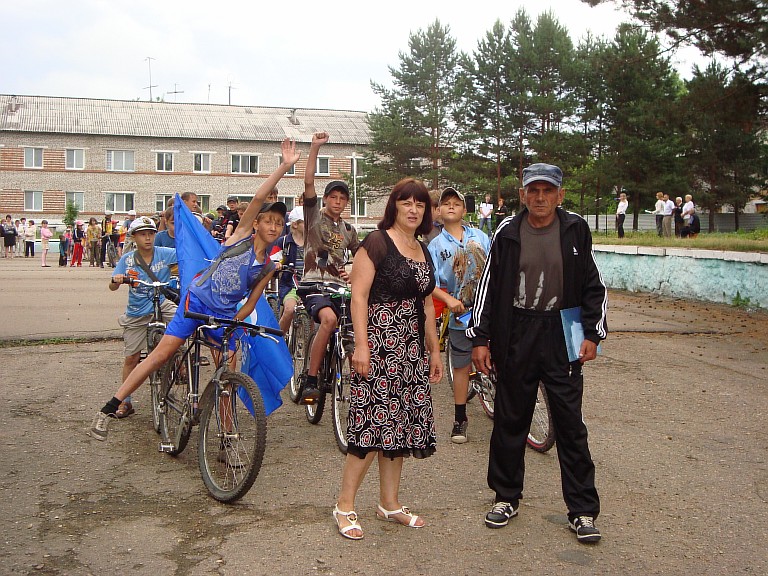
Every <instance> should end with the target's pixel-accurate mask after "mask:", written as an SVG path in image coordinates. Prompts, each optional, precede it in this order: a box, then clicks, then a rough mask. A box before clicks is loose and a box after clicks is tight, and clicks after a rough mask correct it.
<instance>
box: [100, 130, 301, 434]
mask: <svg viewBox="0 0 768 576" xmlns="http://www.w3.org/2000/svg"><path fill="white" fill-rule="evenodd" d="M281 153H282V156H281V158H282V162H281V163H280V165H279V166H278V167H277V169H276V170H275V171H274V172H273V173H272V174H271V175H270V176H269V177H268V178H267V179H265V180H264V182H263V183H262V184H261V186H259V189H258V190H257V191H256V194H255V195H254V196H253V199H252V200H251V202H250V204H249V205H248V208H247V210H246V211H245V213H244V214H243V217H242V219H241V221H240V225H239V226H238V227H237V229H236V230H235V232H234V233H233V234H232V236H230V237H229V238H228V239H227V240H226V242H224V243H223V244H222V246H221V252H220V253H219V255H218V257H217V258H216V259H215V260H214V261H213V262H212V263H211V264H210V265H209V266H208V267H207V268H205V269H204V270H202V271H201V272H200V273H199V274H198V275H197V276H196V277H195V279H194V280H193V281H192V282H191V283H190V285H189V286H188V287H187V297H186V299H185V301H184V303H183V305H182V306H179V309H178V310H177V311H176V314H175V316H174V317H173V320H171V323H170V324H168V327H167V328H166V330H165V336H163V338H162V339H161V340H160V342H159V343H158V345H157V347H156V348H155V349H154V350H153V351H152V353H151V354H150V355H149V356H147V358H146V359H145V360H144V362H142V363H140V364H139V365H138V366H137V367H136V368H135V369H134V370H133V372H131V374H130V375H129V376H128V378H126V380H125V382H123V384H122V386H120V388H119V389H118V391H117V393H116V394H115V396H113V397H112V399H111V400H110V401H109V402H107V403H106V404H105V405H104V407H103V408H102V409H101V410H100V411H99V412H97V413H96V415H95V416H94V419H93V424H92V425H91V428H90V430H89V431H88V433H89V434H90V435H91V436H92V437H94V438H96V439H97V440H106V438H107V433H108V426H109V420H110V417H112V416H114V414H115V412H116V411H117V408H118V406H119V405H120V403H121V402H122V401H123V400H124V399H125V398H126V397H127V396H129V395H130V394H132V393H133V392H135V391H136V390H137V389H138V388H139V386H141V384H142V382H144V380H146V378H147V377H148V376H149V375H150V374H151V373H152V372H154V371H155V370H158V369H159V368H160V367H161V366H163V365H164V364H165V363H166V362H167V361H168V359H170V357H171V356H172V355H173V353H174V352H176V350H178V349H179V347H180V346H181V345H182V344H183V343H184V341H185V340H186V339H187V338H188V337H189V336H190V335H191V334H192V333H193V332H194V331H195V330H196V329H197V327H198V326H201V325H202V324H203V322H202V321H200V320H194V319H192V318H187V317H185V316H184V311H185V309H188V310H190V311H192V312H197V313H198V314H206V315H208V316H218V317H223V318H234V319H236V320H244V319H245V318H247V317H248V316H249V315H250V314H251V312H253V310H254V308H255V307H256V301H257V300H258V298H259V296H260V295H261V293H262V292H263V291H264V287H265V286H266V285H267V283H268V282H269V280H270V278H271V277H272V274H273V273H274V272H275V270H276V265H275V264H274V263H272V262H270V261H269V257H268V255H267V247H268V246H269V245H271V244H272V243H274V242H275V240H277V238H278V236H279V235H280V234H281V233H282V230H283V226H284V225H285V214H286V207H285V204H283V203H282V202H275V203H272V204H264V199H265V198H266V197H267V195H268V194H269V192H270V191H271V190H272V188H274V187H275V184H277V182H278V181H279V180H280V178H282V177H283V175H284V174H285V173H286V172H287V171H288V170H290V168H291V166H293V165H294V164H295V163H296V161H297V160H298V159H299V156H301V152H299V151H297V150H296V143H295V142H291V141H290V140H288V139H287V138H286V139H285V140H284V141H283V143H282V147H281ZM254 229H255V232H256V233H255V234H254V233H253V232H254ZM246 296H247V298H248V299H247V301H246V303H245V304H244V305H243V306H241V307H240V308H239V309H238V307H237V306H238V304H239V303H240V301H241V300H242V299H243V298H245V297H246ZM222 331H223V329H222ZM213 336H214V337H216V335H213ZM218 338H221V334H220V333H219V334H218Z"/></svg>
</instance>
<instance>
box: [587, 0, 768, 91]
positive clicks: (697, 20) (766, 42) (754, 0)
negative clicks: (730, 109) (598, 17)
mask: <svg viewBox="0 0 768 576" xmlns="http://www.w3.org/2000/svg"><path fill="white" fill-rule="evenodd" d="M582 1H583V2H586V3H588V4H590V5H592V6H595V5H597V4H601V3H603V2H613V3H615V4H620V5H622V6H624V7H625V8H627V9H628V10H629V11H630V12H631V13H632V14H633V15H634V16H635V17H636V18H637V19H638V20H640V21H642V22H645V23H646V24H648V25H649V26H650V27H651V30H652V31H653V32H656V33H661V32H665V33H666V34H667V35H668V36H669V37H670V38H672V40H673V41H674V42H675V44H676V45H679V44H690V45H693V46H696V47H697V48H698V49H699V50H701V51H702V52H703V53H704V54H705V55H710V56H711V55H713V54H721V55H723V56H726V57H729V58H732V59H734V60H735V63H736V66H737V67H738V68H739V69H740V70H741V71H742V72H743V73H744V74H746V75H747V76H748V77H750V78H752V79H756V78H760V77H762V78H764V77H765V74H766V72H768V3H766V1H765V0H707V1H706V2H703V1H691V0H686V1H683V0H582Z"/></svg>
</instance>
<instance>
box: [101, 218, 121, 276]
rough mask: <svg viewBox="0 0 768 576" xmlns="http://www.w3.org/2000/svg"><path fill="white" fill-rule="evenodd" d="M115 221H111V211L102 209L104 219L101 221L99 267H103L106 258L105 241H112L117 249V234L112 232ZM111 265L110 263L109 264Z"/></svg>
mask: <svg viewBox="0 0 768 576" xmlns="http://www.w3.org/2000/svg"><path fill="white" fill-rule="evenodd" d="M115 224H116V223H115V222H113V221H112V211H111V210H105V211H104V219H103V220H102V221H101V234H102V236H101V251H100V252H99V268H104V262H105V261H106V260H107V242H112V243H113V245H114V246H115V250H117V243H118V240H119V236H117V235H116V234H115V235H113V234H114V232H115V229H114V226H115ZM110 266H111V264H110Z"/></svg>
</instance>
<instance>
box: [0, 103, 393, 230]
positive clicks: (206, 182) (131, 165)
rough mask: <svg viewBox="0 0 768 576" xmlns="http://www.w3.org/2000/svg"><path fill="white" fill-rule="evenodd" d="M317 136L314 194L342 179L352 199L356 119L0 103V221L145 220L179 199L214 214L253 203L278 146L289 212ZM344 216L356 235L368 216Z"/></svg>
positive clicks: (271, 111)
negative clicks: (232, 202)
mask: <svg viewBox="0 0 768 576" xmlns="http://www.w3.org/2000/svg"><path fill="white" fill-rule="evenodd" d="M318 131H327V132H329V133H330V134H331V141H330V142H329V143H328V144H327V145H325V146H323V148H322V150H321V154H322V155H321V156H320V157H319V158H318V160H317V166H314V167H313V169H314V170H315V174H316V183H317V187H318V190H319V191H322V189H323V187H324V186H325V184H326V183H327V182H329V181H330V180H336V179H344V180H347V181H348V183H349V188H350V191H354V189H355V182H354V181H352V180H353V179H352V177H351V175H352V174H353V163H355V162H356V161H357V159H359V158H361V157H362V156H363V155H364V153H365V151H366V149H367V147H368V144H369V142H370V133H369V129H368V122H367V118H366V113H365V112H355V111H343V110H310V109H290V108H266V107H257V106H226V105H218V104H182V103H171V102H142V101H121V100H96V99H86V98H58V97H47V96H11V95H0V212H2V214H3V215H4V214H12V215H13V217H14V218H20V217H21V216H26V217H27V218H33V219H35V220H41V219H43V218H46V219H48V220H51V221H61V219H62V217H63V216H64V213H65V206H66V204H67V202H70V201H72V202H74V203H75V204H77V206H78V208H79V210H80V214H81V215H82V217H83V218H84V219H87V218H88V217H90V216H96V217H100V216H102V215H103V214H104V211H105V210H112V211H113V212H114V213H115V214H118V215H119V214H122V213H126V212H127V211H128V210H131V209H133V210H136V211H137V212H138V213H139V214H152V213H154V212H158V211H160V210H163V209H164V208H165V206H166V203H167V201H168V199H170V198H172V197H173V195H174V194H176V193H177V192H178V193H183V192H187V191H189V192H195V193H197V195H198V197H199V199H200V204H201V206H202V208H203V211H204V212H215V210H216V207H217V206H219V205H220V204H224V203H225V201H226V199H227V197H229V196H238V197H240V198H241V199H243V200H247V199H249V198H250V197H251V196H252V195H253V193H254V191H255V190H256V189H257V188H258V186H259V185H260V183H261V181H262V180H263V179H264V178H265V177H266V176H268V175H269V174H270V173H271V172H272V171H273V170H274V169H275V168H276V166H277V165H278V164H279V162H280V142H282V140H283V139H284V138H286V137H288V138H293V139H295V140H296V141H297V142H299V143H300V144H301V148H302V150H303V152H304V153H303V154H302V158H301V160H300V161H299V162H298V163H297V164H296V166H295V171H294V173H292V174H290V175H286V176H285V177H284V178H283V180H281V182H280V184H279V185H278V189H279V197H280V200H282V201H284V202H285V203H286V204H287V205H288V208H289V209H290V208H292V207H293V205H294V200H295V198H296V196H298V195H300V194H301V193H302V192H303V191H304V171H305V170H306V168H307V166H306V157H307V151H308V150H309V142H310V141H311V140H312V134H313V133H314V132H318ZM321 193H322V192H321ZM356 211H357V216H358V219H359V223H360V225H361V226H363V227H365V226H369V225H372V224H373V223H375V222H376V221H378V219H379V217H380V213H377V214H372V213H369V206H368V202H367V201H366V199H364V198H362V197H360V198H358V202H357V206H355V205H354V203H353V201H352V199H350V204H349V208H348V214H346V215H345V216H346V217H349V218H350V219H354V216H355V212H356ZM379 212H380V211H379Z"/></svg>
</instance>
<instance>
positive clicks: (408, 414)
mask: <svg viewBox="0 0 768 576" xmlns="http://www.w3.org/2000/svg"><path fill="white" fill-rule="evenodd" d="M420 244H421V243H420ZM362 246H363V247H364V248H365V249H366V252H367V253H368V256H369V257H370V258H371V261H372V262H373V264H374V266H375V268H376V274H375V276H374V279H373V284H372V285H371V290H370V294H369V297H368V346H369V348H370V350H371V368H370V372H369V375H368V377H367V378H363V377H361V376H360V375H359V374H357V373H353V374H352V385H351V393H352V398H351V402H350V409H349V426H348V428H347V441H348V444H349V453H350V454H355V455H356V456H359V457H361V458H362V457H364V456H365V454H367V453H368V452H370V451H371V450H381V451H383V453H384V455H385V456H387V457H390V458H395V457H399V456H408V455H413V456H414V457H416V458H426V457H427V456H430V455H432V454H433V453H434V452H435V420H434V414H433V411H432V395H431V389H430V384H429V360H428V358H427V353H426V347H425V342H424V334H425V333H424V319H425V316H424V298H425V296H427V295H428V294H430V293H431V292H432V289H433V288H434V287H435V277H434V273H433V271H432V264H431V259H430V256H429V253H428V251H427V248H426V246H424V244H421V249H422V252H423V253H424V259H425V261H424V262H417V261H415V260H411V259H410V258H406V257H405V256H403V255H402V254H400V252H399V251H398V249H397V247H396V246H395V244H394V242H392V239H391V238H390V237H389V235H388V234H387V233H386V232H384V231H378V230H377V231H375V232H372V233H371V234H369V235H368V236H367V237H366V239H365V240H364V241H363V244H362Z"/></svg>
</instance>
